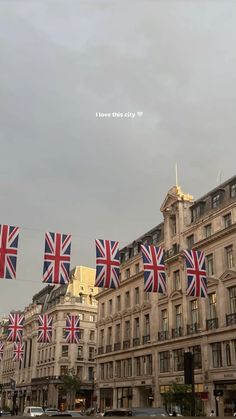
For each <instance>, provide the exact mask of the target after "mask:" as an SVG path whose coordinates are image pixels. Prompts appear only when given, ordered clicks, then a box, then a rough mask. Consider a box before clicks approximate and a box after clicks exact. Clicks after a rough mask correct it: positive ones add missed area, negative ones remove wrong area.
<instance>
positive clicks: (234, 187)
mask: <svg viewBox="0 0 236 419" xmlns="http://www.w3.org/2000/svg"><path fill="white" fill-rule="evenodd" d="M230 196H231V198H235V196H236V183H233V184H232V185H231V186H230Z"/></svg>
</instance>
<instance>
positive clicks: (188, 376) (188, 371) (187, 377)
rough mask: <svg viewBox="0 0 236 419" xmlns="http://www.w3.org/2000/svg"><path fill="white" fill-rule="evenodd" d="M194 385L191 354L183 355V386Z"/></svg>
mask: <svg viewBox="0 0 236 419" xmlns="http://www.w3.org/2000/svg"><path fill="white" fill-rule="evenodd" d="M193 383H194V364H193V354H192V352H185V353H184V384H193Z"/></svg>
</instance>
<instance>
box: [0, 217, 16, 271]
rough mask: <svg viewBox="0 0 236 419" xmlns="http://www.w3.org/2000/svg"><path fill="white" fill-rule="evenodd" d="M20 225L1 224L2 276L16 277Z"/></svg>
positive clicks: (0, 265)
mask: <svg viewBox="0 0 236 419" xmlns="http://www.w3.org/2000/svg"><path fill="white" fill-rule="evenodd" d="M18 238H19V227H13V226H8V225H0V278H6V279H15V277H16V261H17V249H18Z"/></svg>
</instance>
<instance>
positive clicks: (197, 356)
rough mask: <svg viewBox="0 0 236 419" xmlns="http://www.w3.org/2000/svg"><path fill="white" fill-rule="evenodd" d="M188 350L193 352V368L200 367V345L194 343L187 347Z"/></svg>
mask: <svg viewBox="0 0 236 419" xmlns="http://www.w3.org/2000/svg"><path fill="white" fill-rule="evenodd" d="M189 351H190V352H192V353H193V355H194V358H193V359H194V368H196V369H200V368H202V352H201V346H200V345H196V346H192V347H191V348H189Z"/></svg>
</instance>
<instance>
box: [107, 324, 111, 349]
mask: <svg viewBox="0 0 236 419" xmlns="http://www.w3.org/2000/svg"><path fill="white" fill-rule="evenodd" d="M111 344H112V327H108V329H107V345H111Z"/></svg>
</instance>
